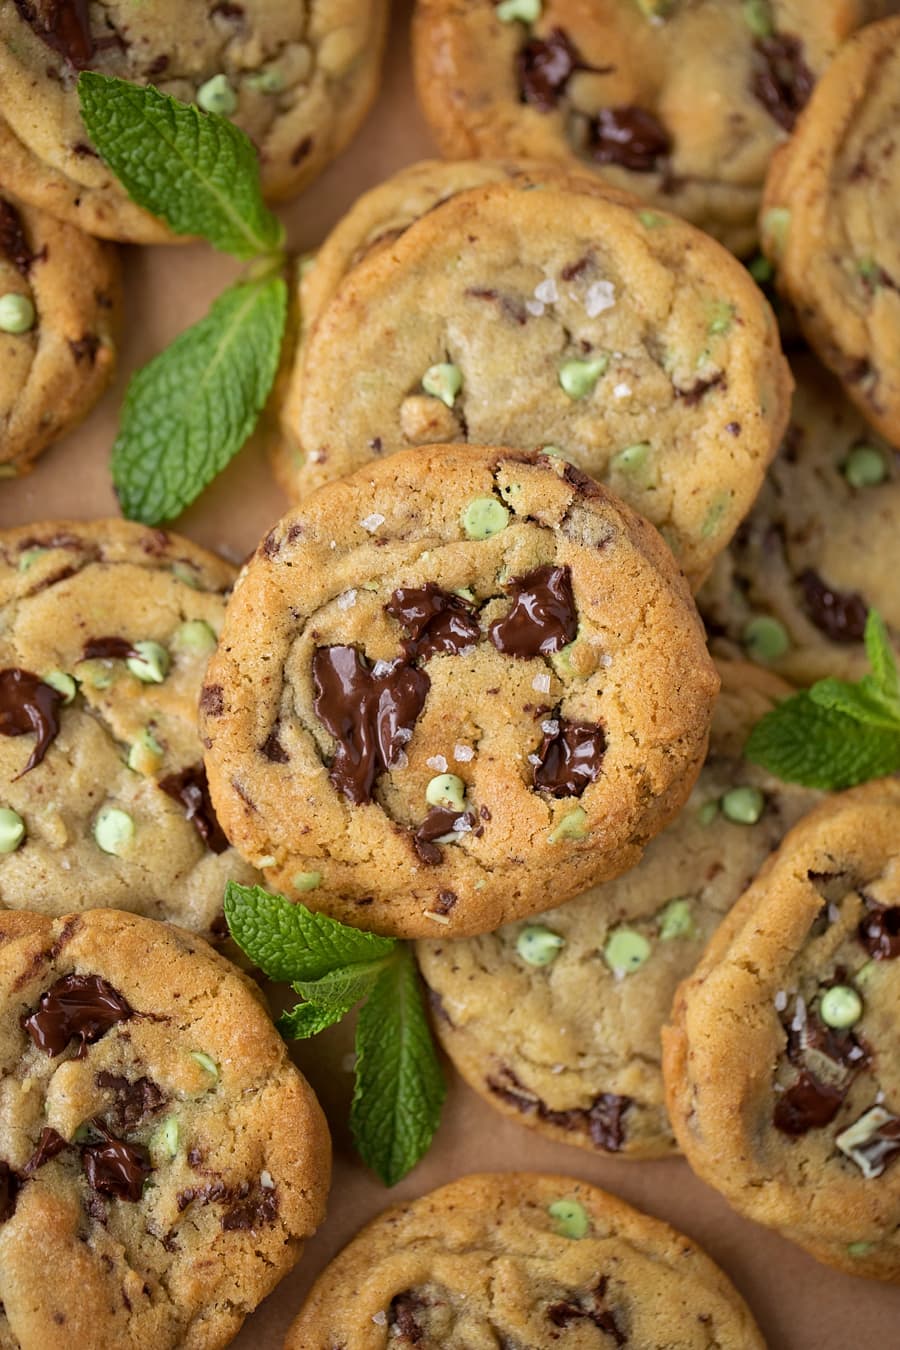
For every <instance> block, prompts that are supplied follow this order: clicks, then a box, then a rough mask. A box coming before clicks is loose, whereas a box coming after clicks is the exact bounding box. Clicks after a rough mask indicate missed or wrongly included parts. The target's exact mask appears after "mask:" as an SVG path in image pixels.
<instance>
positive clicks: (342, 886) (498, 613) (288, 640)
mask: <svg viewBox="0 0 900 1350" xmlns="http://www.w3.org/2000/svg"><path fill="white" fill-rule="evenodd" d="M717 685H718V678H717V676H716V673H715V668H714V667H713V665H712V663H711V661H710V660H709V657H708V655H707V652H706V647H705V642H704V636H703V631H702V627H701V625H700V623H699V620H698V618H697V615H696V611H695V609H694V607H693V603H692V601H691V598H690V595H689V594H688V591H687V588H686V586H685V585H684V582H683V579H682V578H681V577H680V575H679V574H678V572H677V570H676V568H675V567H674V564H673V562H672V559H671V556H670V554H669V553H668V551H667V550H666V548H665V546H664V545H663V543H662V541H661V539H660V538H659V536H658V535H657V534H656V532H655V531H654V530H653V529H652V528H651V527H650V526H649V525H648V524H647V523H646V521H643V520H641V519H640V518H639V517H637V516H636V515H634V514H633V513H632V512H631V511H630V510H629V509H628V508H627V507H626V506H625V505H624V504H623V503H621V502H618V501H617V500H616V498H614V497H613V496H612V494H610V493H609V492H607V491H606V490H605V489H604V488H602V487H600V486H598V485H597V484H596V483H594V482H593V481H592V480H591V479H589V478H587V477H586V476H585V475H584V474H581V473H579V472H578V470H576V469H574V468H573V467H572V466H571V465H568V464H566V463H565V461H563V460H560V459H557V458H553V457H550V456H544V455H540V456H537V455H526V454H524V453H522V452H519V453H516V452H512V451H508V450H488V449H481V448H476V447H473V446H432V447H429V448H426V449H413V450H409V451H406V452H404V453H401V454H398V455H393V456H391V457H390V458H389V459H387V460H383V461H381V462H379V463H373V464H372V465H370V466H368V467H367V468H365V469H363V470H361V471H359V472H358V473H356V474H354V475H353V476H351V477H350V478H347V479H344V480H343V481H342V482H340V483H334V484H331V485H329V486H328V487H326V488H323V489H322V490H321V491H320V492H318V493H316V494H315V495H314V496H312V497H311V498H310V499H309V500H308V501H307V502H306V504H305V505H304V506H302V507H299V508H297V509H295V510H294V511H292V512H291V513H289V514H288V515H287V516H285V518H284V519H283V520H282V521H281V522H280V523H279V524H278V525H276V526H275V528H274V529H273V530H272V531H271V532H270V533H269V535H268V536H267V537H266V539H265V540H264V541H263V543H262V544H261V545H260V547H259V549H258V550H257V552H256V554H255V556H254V557H253V559H252V560H251V562H250V563H249V564H248V566H247V567H246V569H245V571H244V572H243V574H242V577H241V579H240V581H239V583H238V585H237V587H236V588H235V592H234V596H233V598H232V600H231V602H230V604H229V607H228V612H227V615H226V622H225V627H224V629H223V632H222V639H221V643H220V646H219V649H218V652H217V653H216V655H215V656H214V657H213V659H212V661H211V663H210V667H209V670H208V672H207V677H206V684H205V687H204V690H203V694H202V697H201V700H200V707H201V732H202V734H203V736H204V740H205V744H206V746H207V755H206V764H207V769H208V772H209V782H210V788H211V791H212V798H213V802H214V804H215V808H216V811H217V813H218V816H219V819H220V821H221V823H222V826H223V828H224V830H225V832H226V834H227V835H228V837H229V838H230V839H231V841H232V842H233V843H234V845H235V846H236V847H237V848H238V849H239V850H240V851H241V853H242V854H243V855H244V857H246V858H247V859H249V860H250V861H251V862H252V863H253V864H254V865H255V866H257V867H260V868H262V869H263V870H264V872H265V876H266V880H267V881H268V882H269V883H270V884H271V885H272V886H273V887H274V888H275V889H277V890H279V891H282V892H283V893H284V894H286V895H288V896H290V897H292V898H295V899H296V898H300V897H302V899H303V901H304V903H305V904H307V905H310V906H312V907H313V908H315V909H320V910H323V911H325V912H327V913H329V914H331V915H333V916H334V917H335V918H338V919H340V920H342V921H343V922H349V923H352V924H355V925H357V926H360V927H365V928H371V929H374V930H375V931H377V932H381V933H388V934H392V935H396V936H399V937H422V936H426V935H427V936H434V934H435V933H437V932H443V934H446V935H447V936H452V937H456V936H463V935H467V934H471V933H476V932H485V931H487V930H489V929H491V928H495V927H496V926H497V925H498V924H500V923H503V922H504V921H507V920H509V919H511V918H514V917H519V916H521V915H523V914H528V913H533V912H534V911H536V910H539V909H542V908H544V907H545V906H546V897H547V894H548V891H549V893H551V894H553V895H556V896H558V898H559V900H560V901H562V900H564V899H567V898H568V897H570V896H573V895H576V894H577V893H578V892H579V891H581V890H583V889H584V888H585V886H586V885H587V884H589V883H590V882H593V881H595V880H597V879H598V878H599V877H601V876H603V877H609V876H613V875H617V874H618V873H619V872H622V871H624V870H625V869H627V868H628V867H632V866H633V865H634V864H635V863H636V862H637V860H638V858H639V857H640V855H641V853H642V851H643V848H644V845H645V844H646V843H647V841H648V839H650V838H651V837H652V836H653V835H654V834H656V833H657V831H659V830H660V829H662V828H663V826H664V825H665V824H666V823H667V821H668V820H669V819H670V818H671V817H672V816H673V815H674V814H675V812H677V810H678V809H679V807H680V806H681V804H682V803H683V801H684V799H685V797H686V796H687V795H688V793H689V792H690V789H691V786H692V784H693V781H694V779H695V777H696V775H697V772H698V770H699V768H700V764H701V763H702V760H703V756H704V753H705V750H706V741H707V732H708V727H709V720H710V713H711V707H712V702H713V699H714V696H715V692H716V688H717Z"/></svg>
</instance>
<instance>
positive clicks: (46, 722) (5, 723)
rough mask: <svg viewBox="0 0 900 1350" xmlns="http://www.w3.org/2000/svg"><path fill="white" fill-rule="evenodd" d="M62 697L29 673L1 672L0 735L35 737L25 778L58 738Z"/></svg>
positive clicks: (27, 671)
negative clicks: (31, 735)
mask: <svg viewBox="0 0 900 1350" xmlns="http://www.w3.org/2000/svg"><path fill="white" fill-rule="evenodd" d="M62 701H63V696H62V694H61V693H60V692H59V690H58V689H54V688H53V687H52V686H51V685H49V684H44V681H43V680H41V679H38V677H37V675H33V674H32V673H31V671H30V670H18V669H16V668H10V669H7V670H0V736H27V735H28V734H29V732H31V733H32V734H33V735H34V736H35V737H36V740H35V743H34V749H33V750H32V752H31V754H30V755H29V756H28V759H27V761H26V763H25V768H24V769H23V770H22V772H21V773H19V774H17V775H16V777H17V778H22V777H23V776H24V775H25V774H26V773H28V772H29V771H30V770H31V769H33V768H35V766H36V765H38V764H40V762H41V760H42V759H43V758H44V756H45V755H46V753H47V751H48V750H49V749H50V746H51V745H52V743H53V741H54V740H55V739H56V737H57V736H58V735H59V709H60V705H61V704H62Z"/></svg>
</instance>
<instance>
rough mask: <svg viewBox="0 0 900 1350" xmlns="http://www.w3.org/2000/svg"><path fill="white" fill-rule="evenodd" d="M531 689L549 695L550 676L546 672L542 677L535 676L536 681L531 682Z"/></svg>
mask: <svg viewBox="0 0 900 1350" xmlns="http://www.w3.org/2000/svg"><path fill="white" fill-rule="evenodd" d="M531 687H532V689H534V690H535V691H536V692H537V693H538V694H549V693H550V676H549V675H548V674H547V672H546V671H544V672H543V673H542V674H540V675H535V677H534V679H533V680H532V681H531Z"/></svg>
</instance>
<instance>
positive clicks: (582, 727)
mask: <svg viewBox="0 0 900 1350" xmlns="http://www.w3.org/2000/svg"><path fill="white" fill-rule="evenodd" d="M605 750H606V737H605V736H604V734H603V729H602V727H599V726H596V725H595V724H594V723H592V722H566V721H563V720H562V719H559V729H558V730H557V731H553V732H547V734H546V735H545V736H544V739H543V740H542V741H541V745H540V749H539V750H538V752H537V753H538V758H539V759H540V764H536V765H535V767H534V786H535V787H536V788H542V789H543V790H544V791H545V792H549V793H550V794H551V795H552V796H554V797H580V796H581V794H582V792H584V790H585V788H586V787H587V786H588V784H589V783H593V781H594V779H595V778H597V777H598V776H599V773H600V770H601V768H602V767H603V755H604V752H605Z"/></svg>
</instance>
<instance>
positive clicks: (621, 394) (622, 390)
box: [613, 384, 631, 398]
mask: <svg viewBox="0 0 900 1350" xmlns="http://www.w3.org/2000/svg"><path fill="white" fill-rule="evenodd" d="M630 394H631V385H630V384H617V385H616V387H615V388H614V389H613V398H628V397H629V396H630Z"/></svg>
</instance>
